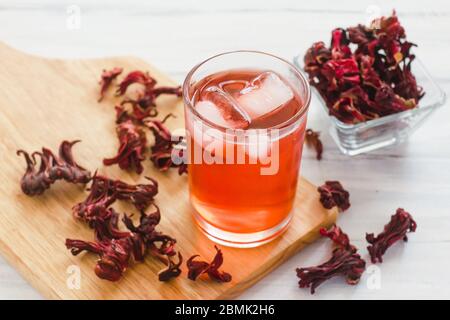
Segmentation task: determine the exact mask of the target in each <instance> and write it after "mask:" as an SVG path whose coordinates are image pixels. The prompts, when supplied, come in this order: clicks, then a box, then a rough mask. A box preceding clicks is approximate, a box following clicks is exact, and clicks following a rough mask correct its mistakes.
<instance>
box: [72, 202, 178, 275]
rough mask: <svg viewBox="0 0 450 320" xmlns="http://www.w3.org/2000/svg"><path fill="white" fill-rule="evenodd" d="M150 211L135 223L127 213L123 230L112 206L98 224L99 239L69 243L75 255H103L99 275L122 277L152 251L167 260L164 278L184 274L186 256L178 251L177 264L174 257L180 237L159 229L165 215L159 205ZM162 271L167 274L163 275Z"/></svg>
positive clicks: (164, 260)
mask: <svg viewBox="0 0 450 320" xmlns="http://www.w3.org/2000/svg"><path fill="white" fill-rule="evenodd" d="M155 208H156V210H155V211H154V212H152V213H150V214H146V213H144V212H143V211H141V216H140V224H139V225H138V226H134V224H133V222H132V220H131V218H130V217H128V216H127V215H125V216H124V217H123V222H124V224H125V226H126V227H127V229H128V231H121V230H119V226H118V221H119V215H118V213H116V212H115V211H114V210H113V209H111V208H110V209H109V210H108V212H109V214H108V216H107V217H105V219H104V220H103V221H102V223H97V224H96V225H95V241H94V242H89V241H82V240H72V239H67V240H66V247H67V248H68V249H70V251H71V253H72V254H73V255H78V254H79V253H81V252H82V251H88V252H91V253H95V254H97V255H98V256H99V260H98V261H97V265H96V267H95V273H96V275H97V276H98V277H99V278H101V279H105V280H109V281H118V280H119V279H120V278H121V277H122V276H123V273H124V272H125V271H126V269H127V268H128V266H129V264H130V260H131V258H133V259H134V261H137V262H142V261H144V258H145V256H146V255H147V254H148V253H151V254H154V255H156V256H157V258H159V259H160V260H161V261H163V262H165V263H166V264H167V268H166V269H163V270H162V271H161V273H160V275H159V279H160V280H161V281H167V280H169V279H171V278H173V277H177V276H178V275H180V273H181V270H179V266H180V264H181V261H182V256H181V254H180V253H178V259H179V263H177V264H175V263H173V261H172V260H171V257H172V256H174V255H175V254H176V251H175V250H174V246H175V243H176V240H175V239H173V238H172V237H170V236H167V235H164V234H162V233H161V232H159V231H157V230H156V226H157V225H158V224H159V221H160V219H161V215H160V211H159V208H158V207H156V206H155ZM161 274H163V275H162V276H161Z"/></svg>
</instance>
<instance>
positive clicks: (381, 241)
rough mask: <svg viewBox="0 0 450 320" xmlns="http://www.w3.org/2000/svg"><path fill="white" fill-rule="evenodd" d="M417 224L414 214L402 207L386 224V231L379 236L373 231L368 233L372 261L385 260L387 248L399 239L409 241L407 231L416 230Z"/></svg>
mask: <svg viewBox="0 0 450 320" xmlns="http://www.w3.org/2000/svg"><path fill="white" fill-rule="evenodd" d="M416 227H417V224H416V222H415V221H414V219H413V218H412V216H411V215H410V214H409V213H408V212H406V211H405V210H404V209H402V208H398V209H397V212H396V213H395V214H394V215H392V217H391V221H389V223H388V224H387V225H385V226H384V231H383V232H381V233H380V234H379V235H378V236H376V237H375V236H374V234H373V233H368V234H366V240H367V242H369V243H370V245H369V246H368V247H367V250H369V254H370V258H371V260H372V263H377V262H383V258H382V257H383V255H384V253H385V252H386V250H387V249H388V248H389V247H390V246H392V245H393V244H394V243H396V242H397V241H399V240H402V239H403V241H407V240H408V237H407V236H406V233H407V232H415V231H416Z"/></svg>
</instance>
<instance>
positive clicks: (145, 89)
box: [116, 70, 181, 121]
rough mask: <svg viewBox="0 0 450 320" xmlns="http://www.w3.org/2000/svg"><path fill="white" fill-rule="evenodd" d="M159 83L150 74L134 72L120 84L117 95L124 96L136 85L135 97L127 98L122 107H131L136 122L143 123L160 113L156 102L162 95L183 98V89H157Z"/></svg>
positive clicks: (163, 87)
mask: <svg viewBox="0 0 450 320" xmlns="http://www.w3.org/2000/svg"><path fill="white" fill-rule="evenodd" d="M156 84H157V81H156V79H155V78H153V77H151V76H150V74H149V73H148V72H142V71H139V70H137V71H132V72H130V73H128V75H126V77H125V78H124V79H123V80H122V81H121V82H120V84H119V86H118V88H117V91H116V94H117V95H118V96H123V95H125V93H127V89H128V88H129V87H130V86H131V85H135V88H134V89H135V90H134V94H133V97H127V98H125V99H124V100H123V101H122V102H121V103H120V105H121V106H122V107H124V106H125V105H130V106H131V113H130V116H131V117H132V118H133V119H134V120H136V121H142V120H143V119H144V118H147V117H155V116H156V115H157V114H158V112H157V110H156V103H155V100H156V98H157V97H159V96H160V95H162V94H166V95H167V94H168V95H175V96H177V97H181V87H180V86H176V87H167V86H161V87H156Z"/></svg>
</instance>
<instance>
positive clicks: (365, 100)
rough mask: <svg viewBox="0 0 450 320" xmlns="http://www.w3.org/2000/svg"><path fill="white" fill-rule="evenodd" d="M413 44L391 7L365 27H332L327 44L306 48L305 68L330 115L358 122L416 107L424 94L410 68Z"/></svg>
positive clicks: (321, 43) (344, 120) (347, 121)
mask: <svg viewBox="0 0 450 320" xmlns="http://www.w3.org/2000/svg"><path fill="white" fill-rule="evenodd" d="M351 45H353V46H355V47H356V49H355V50H353V51H352V50H351ZM413 46H415V45H414V44H413V43H411V42H408V41H407V40H406V34H405V30H404V28H403V27H402V26H401V25H400V22H399V21H398V18H397V16H396V14H395V11H394V12H393V14H392V15H391V16H389V17H381V18H378V19H375V20H374V21H373V22H372V23H371V25H370V26H368V27H366V26H363V25H358V26H356V27H349V28H347V29H346V30H345V29H341V28H337V29H335V30H333V31H332V35H331V45H330V47H329V48H328V47H326V46H325V44H324V43H323V42H316V43H314V44H313V45H312V46H311V48H309V49H308V50H307V52H306V54H305V57H304V63H305V68H304V69H305V71H306V72H307V73H308V75H309V79H310V82H311V84H312V85H313V86H315V87H316V88H317V90H318V91H319V93H320V94H321V96H322V97H323V98H324V100H325V102H326V105H327V107H328V109H329V112H330V114H331V115H333V116H335V117H336V118H338V119H339V120H341V121H343V122H345V123H358V122H363V121H367V120H371V119H375V118H379V117H383V116H386V115H390V114H393V113H397V112H401V111H405V110H409V109H412V108H415V107H417V105H418V102H419V100H420V99H421V98H422V96H423V95H424V93H423V90H422V88H421V87H419V86H418V85H417V82H416V79H415V77H414V75H413V74H412V72H411V62H412V61H413V60H414V58H415V56H414V55H413V54H411V52H410V49H411V48H412V47H413Z"/></svg>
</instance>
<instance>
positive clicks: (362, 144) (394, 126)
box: [294, 55, 446, 156]
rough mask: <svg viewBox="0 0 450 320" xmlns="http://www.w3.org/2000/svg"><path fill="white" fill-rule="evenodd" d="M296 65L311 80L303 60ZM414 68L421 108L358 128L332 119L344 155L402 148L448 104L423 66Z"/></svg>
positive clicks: (416, 63) (332, 131) (296, 60)
mask: <svg viewBox="0 0 450 320" xmlns="http://www.w3.org/2000/svg"><path fill="white" fill-rule="evenodd" d="M294 64H295V66H296V67H297V68H298V69H299V70H300V71H301V72H303V73H304V74H305V77H306V78H309V77H308V75H307V74H306V73H305V72H304V71H303V56H301V55H298V56H296V57H295V58H294ZM411 68H412V72H413V74H414V75H415V77H416V80H417V84H418V85H419V86H422V88H423V90H424V92H425V95H424V96H423V98H422V99H421V100H420V101H419V106H418V107H416V108H414V109H411V110H407V111H403V112H399V113H395V114H392V115H389V116H385V117H381V118H378V119H374V120H369V121H366V122H361V123H357V124H348V123H344V122H342V121H340V120H338V119H337V118H336V117H334V116H329V118H330V122H331V126H330V134H331V136H332V137H333V139H334V141H335V142H336V144H337V145H338V147H339V149H340V150H341V152H342V153H344V154H346V155H350V156H354V155H357V154H360V153H365V152H369V151H373V150H376V149H380V148H383V147H387V146H392V145H395V144H399V143H401V142H403V141H405V140H406V139H407V138H408V137H409V136H410V135H411V133H413V132H414V130H416V129H417V128H419V127H420V125H421V124H423V123H424V122H425V120H426V119H427V118H428V117H429V116H430V115H431V114H432V113H433V112H434V111H435V110H436V109H438V108H439V107H440V106H442V105H443V104H444V103H445V99H446V97H445V93H444V91H443V90H442V89H441V88H440V87H439V86H438V85H437V84H436V82H434V80H433V79H432V78H431V76H430V74H429V73H428V71H427V70H426V69H425V67H424V65H423V64H422V62H420V60H419V59H417V58H416V59H415V60H414V61H413V62H412V64H411ZM311 90H312V91H313V92H314V95H315V96H316V97H317V98H318V99H319V101H320V104H321V105H322V107H323V108H324V109H325V111H326V112H327V114H328V107H327V105H326V103H325V101H324V100H323V98H322V96H321V95H320V93H319V91H318V90H316V88H314V87H312V88H311Z"/></svg>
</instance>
